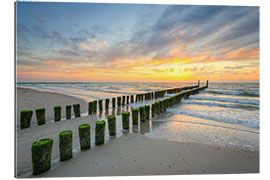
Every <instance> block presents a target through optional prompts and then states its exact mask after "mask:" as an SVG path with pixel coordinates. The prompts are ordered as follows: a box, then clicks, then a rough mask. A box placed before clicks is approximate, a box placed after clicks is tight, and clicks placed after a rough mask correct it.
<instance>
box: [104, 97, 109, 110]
mask: <svg viewBox="0 0 270 180" xmlns="http://www.w3.org/2000/svg"><path fill="white" fill-rule="evenodd" d="M109 104H110V99H106V100H105V109H106V111H108V110H109Z"/></svg>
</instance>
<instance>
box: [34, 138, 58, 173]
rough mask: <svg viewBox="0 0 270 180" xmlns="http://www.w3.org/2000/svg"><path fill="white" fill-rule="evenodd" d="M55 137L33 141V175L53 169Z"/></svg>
mask: <svg viewBox="0 0 270 180" xmlns="http://www.w3.org/2000/svg"><path fill="white" fill-rule="evenodd" d="M52 147H53V139H41V140H39V141H35V142H33V143H32V148H31V152H32V169H33V172H32V173H33V175H39V174H42V173H44V172H46V171H48V170H50V169H51V156H52Z"/></svg>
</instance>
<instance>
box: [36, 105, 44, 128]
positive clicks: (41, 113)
mask: <svg viewBox="0 0 270 180" xmlns="http://www.w3.org/2000/svg"><path fill="white" fill-rule="evenodd" d="M35 111H36V117H37V124H38V125H42V124H45V123H46V118H45V112H46V110H45V108H40V109H36V110H35Z"/></svg>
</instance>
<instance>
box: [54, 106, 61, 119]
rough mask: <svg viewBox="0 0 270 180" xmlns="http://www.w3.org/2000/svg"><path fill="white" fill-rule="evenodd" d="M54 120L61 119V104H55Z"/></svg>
mask: <svg viewBox="0 0 270 180" xmlns="http://www.w3.org/2000/svg"><path fill="white" fill-rule="evenodd" d="M54 121H61V106H54Z"/></svg>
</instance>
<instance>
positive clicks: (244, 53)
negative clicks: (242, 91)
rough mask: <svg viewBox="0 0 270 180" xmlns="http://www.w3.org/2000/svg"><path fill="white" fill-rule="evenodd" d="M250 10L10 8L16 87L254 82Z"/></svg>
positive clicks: (254, 18) (256, 64)
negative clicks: (66, 83) (32, 84)
mask: <svg viewBox="0 0 270 180" xmlns="http://www.w3.org/2000/svg"><path fill="white" fill-rule="evenodd" d="M259 14H260V9H259V7H256V6H206V5H203V6H199V5H151V4H109V3H107V4H102V3H99V4H98V3H70V2H69V3H65V2H59V3H57V2H17V3H16V75H17V81H18V82H43V81H44V82H51V81H57V82H59V81H80V82H83V81H95V82H100V81H104V82H111V81H122V82H167V81H173V82H178V81H197V80H199V79H200V80H207V79H209V80H210V81H214V82H258V81H259V78H260V77H259V75H260V60H259V58H260V52H259V44H260V43H259V31H260V30H259V26H260V25H259V24H260V22H259Z"/></svg>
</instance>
